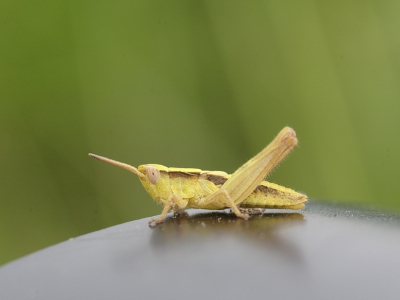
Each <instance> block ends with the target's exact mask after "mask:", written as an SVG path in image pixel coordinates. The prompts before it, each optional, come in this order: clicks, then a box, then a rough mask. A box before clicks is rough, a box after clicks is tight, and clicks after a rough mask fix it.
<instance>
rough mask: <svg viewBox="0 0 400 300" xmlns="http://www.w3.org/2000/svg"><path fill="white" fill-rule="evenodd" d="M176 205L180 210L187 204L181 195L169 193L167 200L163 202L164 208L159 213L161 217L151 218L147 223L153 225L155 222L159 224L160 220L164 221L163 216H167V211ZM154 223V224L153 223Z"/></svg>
mask: <svg viewBox="0 0 400 300" xmlns="http://www.w3.org/2000/svg"><path fill="white" fill-rule="evenodd" d="M174 205H176V206H178V209H179V210H182V209H184V208H185V207H186V205H187V201H185V200H183V199H182V198H181V197H179V196H177V195H175V194H171V195H170V196H169V197H168V199H167V201H166V202H165V204H164V208H163V211H162V213H161V217H160V218H158V219H151V220H150V221H149V225H150V226H155V225H157V224H160V223H162V222H164V220H165V218H166V217H167V214H168V211H169V210H170V209H171V208H172V207H173V206H174ZM153 223H154V225H153Z"/></svg>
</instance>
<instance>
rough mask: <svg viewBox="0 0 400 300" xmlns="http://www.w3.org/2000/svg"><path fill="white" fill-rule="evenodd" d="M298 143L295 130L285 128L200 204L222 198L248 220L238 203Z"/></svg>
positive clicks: (239, 215) (234, 210) (240, 216)
mask: <svg viewBox="0 0 400 300" xmlns="http://www.w3.org/2000/svg"><path fill="white" fill-rule="evenodd" d="M296 145H297V137H296V133H295V132H294V130H293V129H292V128H290V127H285V128H283V129H282V130H281V131H280V132H279V133H278V135H277V136H276V137H275V139H274V140H273V141H272V142H271V143H270V144H269V145H268V146H267V147H265V148H264V149H263V150H262V151H261V152H260V153H258V154H257V155H256V156H254V157H253V158H251V159H250V160H249V161H248V162H246V163H245V164H244V165H243V166H241V167H240V168H239V169H237V170H236V171H235V173H233V174H232V176H231V177H230V178H229V179H228V180H227V181H226V182H225V183H224V184H223V185H222V186H221V188H220V189H219V190H217V191H215V192H214V193H212V194H211V195H209V196H208V197H206V198H204V199H201V200H200V201H199V205H200V206H202V205H207V204H210V203H211V202H213V201H215V200H217V199H221V198H222V199H224V200H225V201H226V204H227V206H228V207H230V208H231V209H232V210H233V212H234V213H235V214H236V216H238V217H239V218H243V219H245V220H247V219H248V217H249V216H248V215H247V214H244V213H241V212H240V210H239V209H238V205H239V204H240V203H241V202H242V201H243V200H244V199H246V198H247V197H248V196H249V195H250V194H251V193H252V192H253V191H254V189H255V188H256V187H257V186H258V185H259V183H260V182H261V181H262V180H263V179H264V178H265V177H266V176H267V175H268V174H269V173H270V172H271V171H272V170H273V169H274V168H275V167H276V166H277V165H278V164H279V162H281V161H282V159H283V158H285V157H286V156H287V155H288V154H289V153H290V152H291V151H292V150H293V148H294V147H295V146H296Z"/></svg>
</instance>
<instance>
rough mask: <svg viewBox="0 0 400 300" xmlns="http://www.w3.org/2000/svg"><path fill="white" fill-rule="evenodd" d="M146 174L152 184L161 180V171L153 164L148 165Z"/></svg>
mask: <svg viewBox="0 0 400 300" xmlns="http://www.w3.org/2000/svg"><path fill="white" fill-rule="evenodd" d="M146 175H147V178H148V179H149V180H150V182H151V183H152V184H157V182H158V180H160V171H159V170H158V169H157V168H155V167H152V166H146Z"/></svg>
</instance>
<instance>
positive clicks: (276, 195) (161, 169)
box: [89, 127, 307, 226]
mask: <svg viewBox="0 0 400 300" xmlns="http://www.w3.org/2000/svg"><path fill="white" fill-rule="evenodd" d="M296 145H297V137H296V133H295V132H294V130H293V129H292V128H290V127H285V128H283V129H282V130H281V131H280V132H279V134H278V135H277V136H276V137H275V139H274V140H273V141H272V142H271V143H270V144H269V145H268V146H267V147H265V148H264V149H263V150H262V151H261V152H260V153H258V154H257V155H256V156H254V157H253V158H251V159H250V160H249V161H248V162H246V163H245V164H244V165H243V166H241V167H240V168H239V169H237V170H236V171H235V173H233V174H232V175H229V174H227V173H225V172H222V171H202V170H200V169H192V168H168V167H165V166H162V165H157V164H147V165H141V166H139V167H138V168H135V167H133V166H130V165H128V164H125V163H121V162H118V161H115V160H112V159H108V158H105V157H102V156H98V155H95V154H91V153H89V156H91V157H93V158H96V159H98V160H101V161H103V162H106V163H109V164H111V165H114V166H117V167H120V168H123V169H125V170H128V171H130V172H132V173H134V174H136V175H137V176H138V177H139V180H140V182H141V183H142V185H143V187H144V188H145V190H146V191H147V192H148V193H149V194H150V196H151V197H152V198H153V199H154V200H155V201H156V202H157V203H158V204H161V205H162V206H164V209H163V210H162V213H161V217H160V218H158V219H151V220H150V221H149V225H150V226H151V225H152V224H153V223H154V224H159V223H162V222H163V221H164V219H165V218H166V216H167V213H168V211H169V210H172V211H174V212H176V213H177V212H180V211H182V210H183V209H185V208H186V207H191V208H203V209H211V210H220V209H226V208H230V209H231V210H232V211H233V212H234V213H235V214H236V216H238V217H239V218H243V219H245V220H247V219H248V218H249V215H248V214H247V212H250V213H251V212H257V211H259V210H260V209H266V208H280V209H300V208H302V207H304V205H305V203H306V202H307V196H306V195H304V194H301V193H298V192H296V191H294V190H292V189H289V188H286V187H283V186H279V185H277V184H274V183H270V182H268V181H263V180H264V178H265V177H266V176H267V175H268V174H269V173H270V172H271V171H272V170H273V169H274V168H275V167H276V166H277V165H278V164H279V162H280V161H281V160H282V159H283V158H284V157H285V156H287V155H288V154H289V152H291V151H292V150H293V148H294V147H295V146H296Z"/></svg>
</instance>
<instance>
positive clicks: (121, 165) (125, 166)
mask: <svg viewBox="0 0 400 300" xmlns="http://www.w3.org/2000/svg"><path fill="white" fill-rule="evenodd" d="M89 156H90V157H93V158H95V159H98V160H100V161H102V162H105V163H108V164H110V165H113V166H116V167H119V168H122V169H125V170H128V171H129V172H132V173H134V174H136V175H137V176H139V177H140V178H141V179H146V176H145V175H144V174H142V173H140V172H139V170H138V169H136V168H135V167H133V166H131V165H128V164H124V163H122V162H119V161H116V160H113V159H109V158H107V157H103V156H100V155H96V154H92V153H89Z"/></svg>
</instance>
